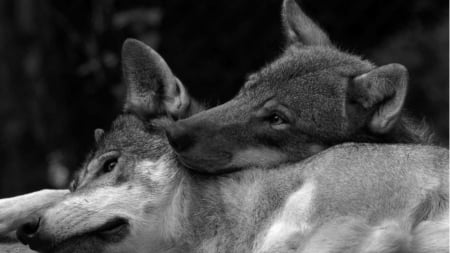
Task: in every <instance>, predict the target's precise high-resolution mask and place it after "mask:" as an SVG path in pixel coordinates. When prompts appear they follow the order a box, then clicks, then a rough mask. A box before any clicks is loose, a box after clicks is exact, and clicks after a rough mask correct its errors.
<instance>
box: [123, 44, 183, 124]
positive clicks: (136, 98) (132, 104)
mask: <svg viewBox="0 0 450 253" xmlns="http://www.w3.org/2000/svg"><path fill="white" fill-rule="evenodd" d="M122 70H123V75H124V79H125V83H126V86H127V96H126V101H125V107H124V110H125V111H126V112H133V113H136V114H138V115H140V116H144V117H149V116H150V117H152V116H153V117H154V116H157V115H164V114H167V115H170V116H172V117H174V118H183V117H186V116H187V115H188V114H189V113H190V112H189V108H190V107H191V106H190V104H191V98H190V97H189V95H188V93H187V91H186V89H185V87H184V86H183V84H182V83H181V82H180V80H178V78H177V77H175V75H174V74H173V73H172V71H171V70H170V68H169V66H168V65H167V63H166V62H165V61H164V59H163V58H162V57H161V56H160V55H159V54H158V53H157V52H155V51H154V50H153V49H152V48H150V47H149V46H147V45H145V44H144V43H142V42H140V41H138V40H135V39H127V40H126V41H125V43H124V44H123V47H122Z"/></svg>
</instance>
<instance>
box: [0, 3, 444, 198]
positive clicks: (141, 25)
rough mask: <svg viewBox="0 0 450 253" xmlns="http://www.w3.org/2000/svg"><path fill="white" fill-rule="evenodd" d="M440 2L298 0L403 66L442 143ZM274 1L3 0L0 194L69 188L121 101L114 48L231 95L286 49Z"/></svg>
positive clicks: (376, 56)
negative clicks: (140, 45) (147, 55)
mask: <svg viewBox="0 0 450 253" xmlns="http://www.w3.org/2000/svg"><path fill="white" fill-rule="evenodd" d="M448 5H449V2H448V0H433V1H428V0H364V1H362V0H346V1H335V0H303V1H301V6H302V7H303V9H304V10H305V11H306V12H307V13H308V14H309V15H310V16H311V17H313V19H314V20H316V21H317V22H318V23H319V24H320V25H321V27H322V28H324V29H325V30H326V31H327V32H328V34H329V35H330V38H331V39H332V40H333V41H334V42H335V44H336V45H338V46H339V47H340V48H344V49H346V50H347V51H349V52H352V53H356V54H360V55H362V56H364V57H365V58H368V59H371V60H373V61H374V62H375V63H377V64H386V63H391V62H398V63H401V64H403V65H405V66H406V67H407V68H408V69H409V71H410V76H411V82H410V90H409V94H408V101H407V105H406V107H407V109H408V110H409V111H410V112H411V113H412V114H413V115H415V116H417V117H418V118H421V119H422V118H424V119H425V120H426V121H427V122H428V123H430V124H431V126H432V127H433V129H435V132H436V137H437V142H438V143H439V144H440V145H443V146H448V137H449V136H448V133H449V131H448V123H449V118H448V117H449V111H448V109H449V105H448V94H449V90H448V88H449V80H448V73H449V65H448V55H449V51H448V32H449V26H448V22H449V19H448V7H449V6H448ZM280 6H281V0H265V1H257V0H246V1H239V0H214V1H208V0H196V1H183V0H160V1H157V0H77V1H75V0H72V1H69V0H67V1H58V0H41V1H35V0H2V1H0V122H1V124H0V161H1V165H0V197H7V196H12V195H15V194H21V193H24V192H28V191H32V190H37V189H40V188H43V187H66V186H67V184H68V181H69V179H70V177H71V175H72V173H73V171H74V170H76V169H77V168H78V167H79V166H80V165H81V163H82V162H83V159H84V156H85V155H86V153H87V152H88V151H89V149H90V147H91V145H92V142H93V133H94V129H95V128H108V125H109V123H110V122H111V121H112V120H113V118H114V117H115V116H116V115H117V114H118V113H119V112H120V111H121V105H122V99H123V94H124V87H123V86H122V84H121V71H120V48H121V44H122V42H123V41H124V39H125V38H128V37H133V38H138V39H140V40H142V41H144V42H146V43H147V44H149V45H151V46H152V47H153V48H155V49H156V50H157V51H158V52H160V54H161V55H162V56H163V57H164V58H165V59H166V61H167V62H168V63H169V65H170V66H171V68H172V69H173V71H174V73H176V75H177V76H178V77H179V78H180V79H181V80H182V81H183V82H184V84H185V85H186V86H187V87H188V88H189V90H190V92H191V95H193V96H194V97H196V98H197V99H199V100H201V101H204V102H207V103H209V104H210V105H216V104H219V103H222V102H225V101H226V100H228V99H230V98H231V97H232V96H233V95H235V94H236V92H237V91H238V89H239V88H240V86H241V85H242V84H243V82H244V80H245V77H246V75H247V74H248V73H250V72H253V71H256V70H258V69H259V68H260V67H261V66H263V65H264V64H265V63H268V62H270V61H271V60H272V59H273V58H274V57H276V56H277V55H278V54H279V53H280V52H281V51H282V47H283V37H282V32H281V25H280Z"/></svg>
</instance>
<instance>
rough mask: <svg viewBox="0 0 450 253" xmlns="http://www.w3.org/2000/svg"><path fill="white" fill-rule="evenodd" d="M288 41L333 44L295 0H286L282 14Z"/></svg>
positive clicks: (304, 43)
mask: <svg viewBox="0 0 450 253" xmlns="http://www.w3.org/2000/svg"><path fill="white" fill-rule="evenodd" d="M281 16H282V18H283V24H284V30H285V33H286V37H287V39H288V43H289V44H292V43H298V42H299V43H301V44H303V45H317V46H319V45H322V46H331V42H330V39H329V38H328V36H327V35H326V34H325V32H323V31H322V29H320V27H319V26H317V25H316V24H315V23H314V22H313V21H312V20H311V19H310V18H309V17H308V16H306V14H305V13H304V12H303V11H302V10H301V9H300V7H299V6H298V4H297V3H296V1H295V0H284V1H283V9H282V14H281Z"/></svg>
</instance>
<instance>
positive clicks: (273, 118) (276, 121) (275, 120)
mask: <svg viewBox="0 0 450 253" xmlns="http://www.w3.org/2000/svg"><path fill="white" fill-rule="evenodd" d="M267 121H268V122H269V123H270V124H271V125H281V124H285V123H287V122H286V120H284V118H283V117H281V116H280V115H279V114H277V113H274V114H272V115H270V116H269V117H267Z"/></svg>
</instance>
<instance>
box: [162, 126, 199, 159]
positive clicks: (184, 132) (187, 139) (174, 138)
mask: <svg viewBox="0 0 450 253" xmlns="http://www.w3.org/2000/svg"><path fill="white" fill-rule="evenodd" d="M165 132H166V136H167V140H168V141H169V144H170V146H172V148H173V149H174V150H175V151H176V152H183V151H186V150H188V149H189V147H191V146H192V145H193V144H194V138H193V136H192V135H191V134H190V133H189V131H188V129H187V127H186V126H184V125H182V124H177V123H174V124H171V125H170V126H167V127H166V128H165Z"/></svg>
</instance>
